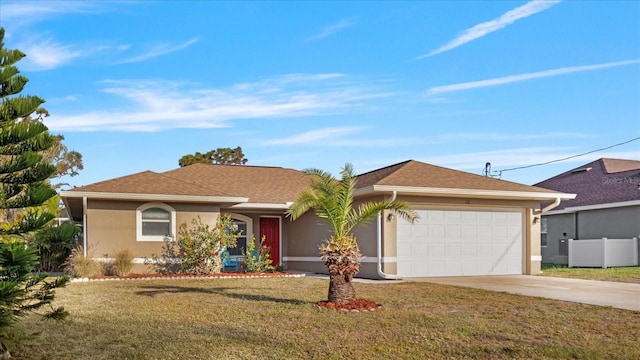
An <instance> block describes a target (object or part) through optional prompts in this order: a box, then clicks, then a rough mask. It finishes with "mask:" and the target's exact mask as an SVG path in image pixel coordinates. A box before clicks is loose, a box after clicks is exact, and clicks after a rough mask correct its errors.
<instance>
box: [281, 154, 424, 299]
mask: <svg viewBox="0 0 640 360" xmlns="http://www.w3.org/2000/svg"><path fill="white" fill-rule="evenodd" d="M305 172H306V173H307V174H309V175H311V184H310V185H309V187H308V188H307V189H305V190H304V191H303V192H301V193H300V195H298V197H297V198H296V200H295V202H294V203H293V204H292V205H291V207H289V210H287V216H288V217H290V218H291V219H292V220H295V219H297V218H299V217H300V216H302V215H303V214H304V213H306V212H307V211H308V210H310V209H313V210H314V211H315V213H316V215H317V216H318V217H320V218H321V219H324V220H325V221H327V222H328V223H329V225H330V226H331V230H332V234H331V236H330V237H329V239H326V240H325V241H324V242H323V243H322V244H321V246H320V258H321V259H322V261H323V262H324V264H325V265H326V266H327V268H328V269H329V294H328V300H329V301H331V302H337V303H346V302H349V301H352V300H354V299H355V298H356V292H355V289H354V288H353V283H352V280H353V277H354V276H355V275H356V274H357V273H358V272H359V271H360V262H361V260H362V253H361V252H360V248H359V246H358V242H357V240H356V237H355V236H354V235H353V233H352V231H353V229H354V228H355V227H356V226H358V225H366V224H368V223H369V222H371V220H373V219H374V218H375V217H376V216H377V215H378V213H379V212H381V211H383V210H393V211H395V212H396V214H398V215H399V216H400V217H402V218H403V219H405V220H408V221H410V222H413V221H415V220H416V219H417V218H418V215H417V213H416V212H415V211H414V210H413V209H411V207H410V206H409V204H408V203H406V202H404V201H369V202H363V203H362V204H360V206H359V207H357V208H354V206H353V200H354V199H353V193H354V191H355V189H356V181H357V177H356V175H355V174H354V172H353V166H352V165H351V164H346V165H345V166H344V168H343V169H342V171H341V172H340V175H341V180H337V179H335V178H334V177H333V176H332V175H331V174H329V173H328V172H325V171H323V170H320V169H308V170H305Z"/></svg>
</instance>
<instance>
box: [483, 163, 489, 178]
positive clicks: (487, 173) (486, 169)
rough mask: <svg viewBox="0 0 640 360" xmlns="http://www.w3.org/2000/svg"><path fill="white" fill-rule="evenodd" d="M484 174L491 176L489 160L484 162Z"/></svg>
mask: <svg viewBox="0 0 640 360" xmlns="http://www.w3.org/2000/svg"><path fill="white" fill-rule="evenodd" d="M482 175H484V176H491V163H490V162H487V163H486V164H484V170H482Z"/></svg>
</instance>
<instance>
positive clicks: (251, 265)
mask: <svg viewBox="0 0 640 360" xmlns="http://www.w3.org/2000/svg"><path fill="white" fill-rule="evenodd" d="M255 240H256V239H255V237H253V238H252V239H251V241H248V242H247V250H246V251H244V252H243V255H244V264H245V268H246V271H247V272H265V271H273V269H274V267H273V265H271V263H272V262H273V261H272V260H271V255H270V252H271V251H270V250H271V248H269V247H268V246H267V245H266V244H265V240H266V238H265V237H264V236H262V238H261V239H260V249H259V250H256V242H255Z"/></svg>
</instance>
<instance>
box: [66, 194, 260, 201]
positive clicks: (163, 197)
mask: <svg viewBox="0 0 640 360" xmlns="http://www.w3.org/2000/svg"><path fill="white" fill-rule="evenodd" d="M60 196H61V197H62V198H63V199H65V198H84V197H86V198H90V199H109V200H143V201H184V202H196V203H230V204H239V203H246V202H248V201H249V198H246V197H236V196H203V195H172V194H136V193H111V192H92V191H61V192H60Z"/></svg>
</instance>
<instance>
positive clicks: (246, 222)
mask: <svg viewBox="0 0 640 360" xmlns="http://www.w3.org/2000/svg"><path fill="white" fill-rule="evenodd" d="M229 216H231V220H233V222H234V223H235V225H236V226H237V230H240V231H241V234H240V236H238V238H237V242H236V247H234V248H231V249H228V250H229V255H234V256H235V255H242V254H243V252H244V253H246V251H247V241H251V239H252V235H253V230H252V229H253V219H251V218H250V217H248V216H244V215H240V214H233V213H231V214H229Z"/></svg>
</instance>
